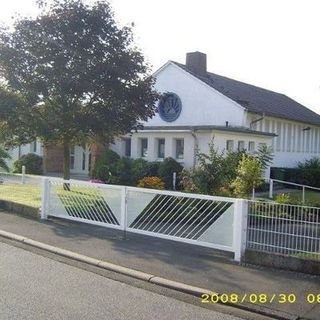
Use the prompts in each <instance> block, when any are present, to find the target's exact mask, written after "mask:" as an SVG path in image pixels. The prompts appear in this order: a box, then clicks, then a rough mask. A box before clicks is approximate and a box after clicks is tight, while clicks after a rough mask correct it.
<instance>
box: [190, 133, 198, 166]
mask: <svg viewBox="0 0 320 320" xmlns="http://www.w3.org/2000/svg"><path fill="white" fill-rule="evenodd" d="M191 135H192V137H193V140H194V144H193V146H194V148H193V168H195V166H196V162H197V160H196V156H197V151H198V138H197V136H196V130H191Z"/></svg>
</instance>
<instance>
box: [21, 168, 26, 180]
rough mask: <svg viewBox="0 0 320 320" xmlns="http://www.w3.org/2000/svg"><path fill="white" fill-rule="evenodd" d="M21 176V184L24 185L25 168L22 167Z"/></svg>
mask: <svg viewBox="0 0 320 320" xmlns="http://www.w3.org/2000/svg"><path fill="white" fill-rule="evenodd" d="M21 173H22V175H21V183H22V184H25V183H26V166H22V172H21Z"/></svg>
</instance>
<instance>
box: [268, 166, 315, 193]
mask: <svg viewBox="0 0 320 320" xmlns="http://www.w3.org/2000/svg"><path fill="white" fill-rule="evenodd" d="M270 176H271V178H272V179H278V180H283V181H289V182H294V183H299V184H304V185H308V186H312V187H318V188H320V169H317V168H312V167H310V168H305V167H304V166H302V167H301V168H271V175H270Z"/></svg>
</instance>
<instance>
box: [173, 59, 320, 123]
mask: <svg viewBox="0 0 320 320" xmlns="http://www.w3.org/2000/svg"><path fill="white" fill-rule="evenodd" d="M171 62H172V63H174V64H175V65H177V66H178V67H180V68H182V69H184V70H185V71H187V72H189V73H190V74H192V75H193V76H195V77H197V78H198V79H199V80H201V81H203V82H205V83H206V84H208V85H209V86H210V87H212V88H214V89H215V90H217V91H219V92H220V93H222V94H223V95H225V96H227V97H228V98H230V99H231V100H233V101H235V102H237V103H238V104H240V105H241V106H243V107H244V108H245V109H246V110H248V111H249V112H254V113H260V114H263V113H264V114H265V115H267V116H272V117H278V118H284V119H289V120H294V121H299V122H305V123H309V124H314V125H320V115H319V114H317V113H315V112H313V111H312V110H310V109H308V108H306V107H305V106H303V105H302V104H300V103H298V102H296V101H294V100H293V99H291V98H289V97H287V96H286V95H284V94H281V93H277V92H274V91H270V90H266V89H263V88H259V87H256V86H254V85H251V84H247V83H244V82H241V81H237V80H233V79H230V78H227V77H223V76H220V75H217V74H214V73H211V72H207V75H206V76H205V77H204V76H201V75H198V74H195V73H194V72H192V71H191V70H189V69H188V68H187V67H186V66H185V65H184V64H181V63H178V62H175V61H171Z"/></svg>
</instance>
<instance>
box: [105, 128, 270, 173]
mask: <svg viewBox="0 0 320 320" xmlns="http://www.w3.org/2000/svg"><path fill="white" fill-rule="evenodd" d="M128 137H129V136H128ZM141 138H147V139H148V156H147V157H146V158H145V159H146V160H148V161H161V159H158V157H157V151H158V149H157V141H158V139H165V157H172V158H175V155H176V150H175V139H184V159H183V160H180V159H176V160H177V161H179V162H180V163H181V164H182V165H183V166H184V167H185V168H186V169H191V168H192V167H193V166H194V164H195V157H194V155H195V150H196V149H198V150H199V152H201V153H208V151H209V143H210V142H212V141H213V142H214V145H215V148H217V149H218V150H219V151H221V152H222V151H225V149H226V143H227V140H232V141H233V142H234V151H236V150H237V148H238V142H239V141H243V142H244V149H248V145H249V142H250V141H252V142H254V144H255V149H256V150H257V148H258V145H259V143H265V144H267V145H268V146H271V144H272V137H265V136H258V135H252V134H245V133H229V132H221V131H218V130H207V131H195V132H187V131H185V132H182V131H180V132H179V131H175V132H173V131H172V132H150V131H149V132H138V133H134V134H132V136H131V157H132V158H134V159H136V158H140V157H141V149H140V148H141V147H140V143H139V139H141ZM111 149H112V150H113V151H115V152H117V153H118V154H119V155H121V156H124V143H123V141H122V140H121V139H117V140H116V141H115V144H113V145H111Z"/></svg>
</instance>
